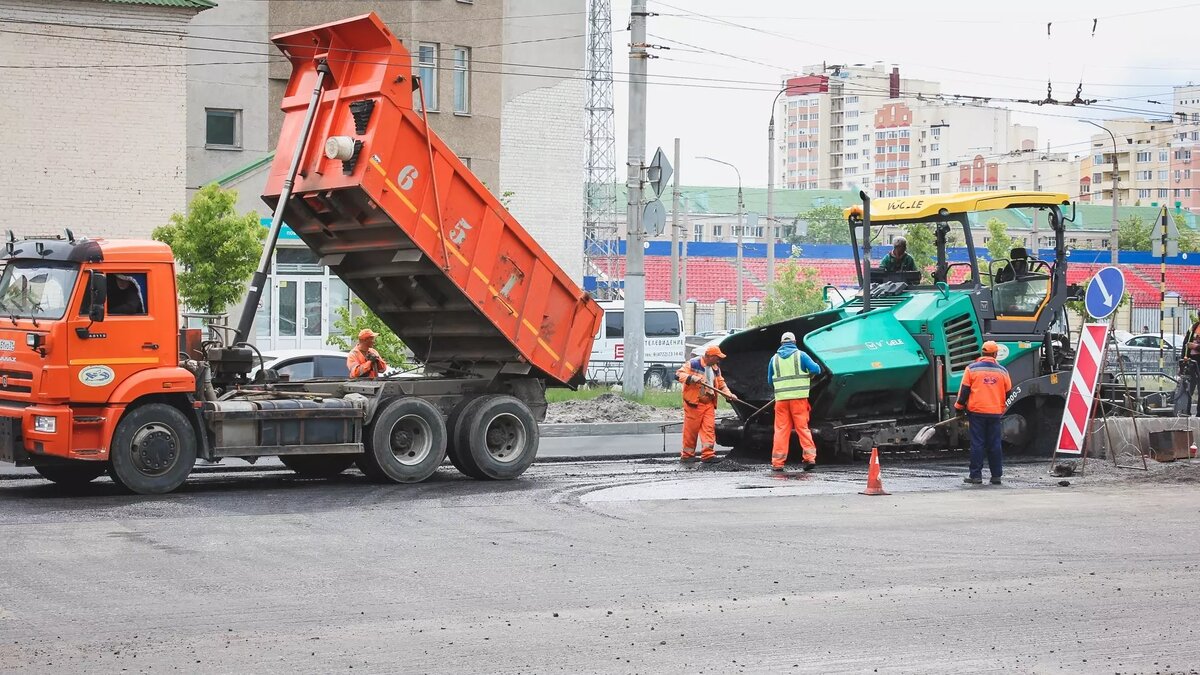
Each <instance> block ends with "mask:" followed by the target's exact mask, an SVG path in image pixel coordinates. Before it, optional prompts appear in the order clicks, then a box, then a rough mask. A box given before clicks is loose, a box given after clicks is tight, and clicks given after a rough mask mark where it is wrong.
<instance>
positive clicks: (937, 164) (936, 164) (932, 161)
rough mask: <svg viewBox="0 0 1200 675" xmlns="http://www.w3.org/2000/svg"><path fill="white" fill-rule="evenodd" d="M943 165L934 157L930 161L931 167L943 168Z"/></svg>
mask: <svg viewBox="0 0 1200 675" xmlns="http://www.w3.org/2000/svg"><path fill="white" fill-rule="evenodd" d="M941 164H942V160H940V159H938V158H937V157H934V158H932V159H930V160H929V166H941Z"/></svg>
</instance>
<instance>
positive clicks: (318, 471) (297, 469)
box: [279, 454, 355, 478]
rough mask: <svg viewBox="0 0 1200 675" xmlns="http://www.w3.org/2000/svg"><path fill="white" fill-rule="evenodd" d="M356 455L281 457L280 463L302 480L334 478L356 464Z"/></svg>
mask: <svg viewBox="0 0 1200 675" xmlns="http://www.w3.org/2000/svg"><path fill="white" fill-rule="evenodd" d="M354 458H355V455H343V454H335V455H280V456H279V461H281V462H283V465H284V466H286V467H287V468H289V469H291V470H292V471H293V472H294V473H295V474H296V475H297V476H299V477H301V478H333V477H334V476H336V475H338V474H340V473H341V472H343V471H345V470H346V469H349V468H350V465H351V464H353V463H354Z"/></svg>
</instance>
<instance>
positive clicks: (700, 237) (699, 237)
mask: <svg viewBox="0 0 1200 675" xmlns="http://www.w3.org/2000/svg"><path fill="white" fill-rule="evenodd" d="M692 241H704V225H703V224H702V223H697V224H696V225H693V226H692Z"/></svg>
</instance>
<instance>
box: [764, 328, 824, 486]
mask: <svg viewBox="0 0 1200 675" xmlns="http://www.w3.org/2000/svg"><path fill="white" fill-rule="evenodd" d="M820 374H821V366H819V365H817V362H816V361H814V360H813V359H812V357H811V356H809V355H808V354H805V353H804V352H802V351H800V348H799V347H797V346H796V335H795V334H794V333H792V332H790V331H789V332H787V333H784V334H783V336H782V337H781V338H780V340H779V350H778V351H777V352H775V355H774V356H772V357H771V364H770V366H769V367H768V370H767V381H768V382H770V383H771V386H772V387H774V388H775V442H774V444H773V445H772V446H771V470H772V471H783V465H784V463H786V462H787V456H788V444H789V443H791V441H792V432H795V433H796V435H797V436H799V437H800V449H801V450H802V451H803V453H804V470H805V471H812V470H813V469H814V468H815V467H816V466H817V445H816V443H814V442H813V436H812V431H810V430H809V428H808V416H809V413H811V412H812V407H811V406H810V405H809V403H808V392H809V389H810V387H811V380H812V376H813V375H820Z"/></svg>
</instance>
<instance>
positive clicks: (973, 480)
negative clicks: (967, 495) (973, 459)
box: [963, 476, 983, 485]
mask: <svg viewBox="0 0 1200 675" xmlns="http://www.w3.org/2000/svg"><path fill="white" fill-rule="evenodd" d="M963 482H964V483H968V484H970V485H983V479H982V478H971V477H969V476H968V477H967V478H964V479H963Z"/></svg>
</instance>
